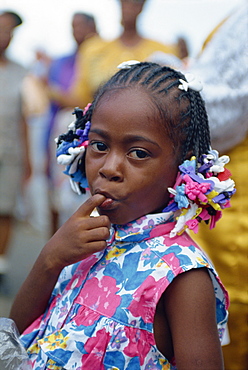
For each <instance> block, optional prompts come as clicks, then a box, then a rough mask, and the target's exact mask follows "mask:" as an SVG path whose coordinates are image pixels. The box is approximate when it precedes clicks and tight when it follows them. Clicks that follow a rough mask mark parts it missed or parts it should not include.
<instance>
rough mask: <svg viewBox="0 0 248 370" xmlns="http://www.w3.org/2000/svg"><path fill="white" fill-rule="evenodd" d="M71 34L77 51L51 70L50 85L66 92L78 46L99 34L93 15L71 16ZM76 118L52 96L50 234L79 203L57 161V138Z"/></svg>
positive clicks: (47, 135)
mask: <svg viewBox="0 0 248 370" xmlns="http://www.w3.org/2000/svg"><path fill="white" fill-rule="evenodd" d="M72 34H73V38H74V40H75V44H76V48H75V50H74V52H73V53H71V54H69V55H65V56H62V57H60V58H56V59H54V60H53V61H52V63H51V65H50V68H49V72H48V80H47V84H48V86H50V87H51V88H54V87H55V88H56V89H59V91H61V92H62V93H64V94H67V92H68V91H69V89H70V88H71V85H72V83H73V81H74V78H75V70H76V58H77V55H78V52H79V48H80V47H81V46H82V45H83V44H84V42H85V41H86V40H88V39H90V38H91V37H92V36H95V35H96V34H97V30H96V24H95V19H94V17H93V16H92V15H90V14H87V13H81V12H76V13H75V14H74V15H73V17H72ZM74 118H75V117H73V116H72V110H71V109H66V107H63V106H62V105H61V104H60V103H59V102H58V101H56V100H53V99H52V97H50V104H49V109H48V113H47V117H46V125H45V126H46V132H45V153H46V172H47V173H46V175H47V179H48V192H49V201H48V205H49V208H50V219H51V230H50V233H51V234H54V232H55V231H57V229H58V227H59V226H60V225H61V223H63V222H64V221H65V220H66V218H67V217H69V216H70V215H71V214H72V213H73V212H74V211H75V209H76V208H77V207H78V204H79V203H78V202H80V199H79V198H78V195H76V194H75V193H74V192H73V191H72V190H71V188H70V184H69V183H68V181H67V179H66V178H65V176H64V175H63V173H61V168H60V167H59V166H58V164H57V163H56V153H55V152H56V145H55V142H54V138H55V137H57V136H58V135H59V134H60V133H61V132H63V130H65V131H66V130H67V126H68V124H69V123H70V121H72V120H73V119H74ZM64 193H66V195H64Z"/></svg>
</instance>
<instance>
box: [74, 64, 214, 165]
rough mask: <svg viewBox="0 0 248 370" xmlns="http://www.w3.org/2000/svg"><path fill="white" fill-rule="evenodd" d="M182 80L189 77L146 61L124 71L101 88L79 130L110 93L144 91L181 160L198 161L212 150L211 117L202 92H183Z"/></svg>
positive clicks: (78, 123) (190, 90)
mask: <svg viewBox="0 0 248 370" xmlns="http://www.w3.org/2000/svg"><path fill="white" fill-rule="evenodd" d="M180 79H183V80H186V78H185V76H184V75H183V74H182V73H181V72H179V71H176V70H174V69H172V68H170V67H167V66H160V65H159V64H157V63H150V62H142V63H137V64H134V65H133V66H129V67H128V68H123V69H120V70H119V71H118V72H117V73H116V74H115V75H113V76H112V77H111V78H110V79H109V81H107V82H106V83H105V84H104V85H103V86H101V87H100V89H99V90H98V92H97V93H96V95H95V98H94V100H93V103H92V105H91V107H90V108H89V109H88V111H87V112H86V113H85V115H83V116H82V117H81V119H80V120H78V121H77V124H76V125H77V126H76V128H81V129H82V128H84V125H85V123H86V122H87V121H91V117H92V115H93V113H94V110H95V109H96V107H97V105H98V103H99V101H100V99H101V98H102V97H103V95H104V94H105V93H106V92H110V91H113V90H116V89H124V88H129V89H133V88H135V89H137V90H139V89H142V91H145V92H146V93H147V94H148V96H149V97H150V99H151V100H152V101H153V103H154V105H155V106H156V108H157V112H156V113H157V116H158V119H160V121H161V122H162V123H163V125H164V128H165V129H166V131H167V134H168V135H169V137H170V139H171V141H172V143H173V146H174V149H175V152H176V153H178V161H179V162H182V161H184V160H185V159H187V158H189V157H191V156H192V155H194V156H196V158H198V157H199V156H200V155H202V154H204V153H207V152H208V151H209V149H210V134H209V126H208V117H207V113H206V108H205V104H204V101H203V99H202V97H201V95H200V93H199V92H198V91H194V90H192V89H190V88H189V89H188V91H185V90H180V89H179V88H178V86H179V85H180V81H179V80H180Z"/></svg>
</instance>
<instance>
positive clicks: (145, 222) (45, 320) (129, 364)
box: [21, 212, 228, 370]
mask: <svg viewBox="0 0 248 370" xmlns="http://www.w3.org/2000/svg"><path fill="white" fill-rule="evenodd" d="M172 216H173V214H172V213H171V212H170V213H161V214H153V215H147V216H144V217H142V218H140V219H138V220H136V221H133V222H131V223H129V224H127V225H124V226H116V225H114V226H113V227H112V232H111V237H110V240H109V243H108V247H107V248H106V249H105V250H104V251H101V252H98V253H95V254H93V255H91V256H90V257H88V258H86V259H85V260H83V261H81V262H79V263H77V264H74V265H70V266H68V267H66V268H65V269H64V270H63V271H62V273H61V275H60V277H59V280H58V282H57V285H56V286H55V288H54V291H53V294H52V297H51V300H50V303H49V306H48V308H47V311H46V312H45V314H44V315H42V316H41V317H40V318H38V319H37V320H36V321H35V322H34V323H33V324H32V325H31V326H30V327H29V328H28V329H27V330H26V331H25V332H24V333H23V335H22V336H21V340H22V343H23V344H24V346H25V347H26V348H27V350H28V353H29V356H30V359H31V362H32V366H33V369H36V370H43V369H53V370H61V369H70V370H73V369H75V370H79V369H85V370H93V369H94V370H136V369H137V370H138V369H142V370H148V369H149V370H151V369H152V370H158V369H161V370H162V369H163V370H165V369H166V370H169V369H171V370H174V369H176V365H175V363H171V362H170V361H169V360H168V359H166V358H165V357H164V356H163V355H162V354H161V352H159V350H158V348H157V347H156V343H155V338H154V333H153V321H154V314H155V310H156V306H157V303H158V301H159V299H160V297H161V295H162V293H163V292H164V291H165V289H166V288H167V287H168V286H169V284H170V283H171V282H172V281H173V279H174V278H175V277H176V276H177V275H179V274H181V273H183V272H185V271H189V270H191V269H193V268H202V267H206V268H207V269H208V271H209V274H210V276H211V279H212V282H213V286H214V290H215V296H216V311H217V315H216V320H217V324H218V328H219V336H220V340H221V338H222V336H223V332H224V327H225V324H226V321H227V308H228V297H227V293H226V291H225V289H224V288H223V286H222V284H221V282H220V280H219V278H218V277H217V274H216V272H215V270H214V268H213V266H212V264H211V262H210V261H209V260H208V258H207V257H206V255H205V254H204V253H203V251H202V250H201V249H200V248H199V247H198V246H197V245H196V244H195V243H194V242H193V241H192V239H191V238H190V237H189V235H188V234H187V233H186V232H184V233H183V234H182V235H181V236H175V237H173V238H171V237H170V236H169V234H170V231H171V230H172V229H173V227H174V226H175V222H173V219H172Z"/></svg>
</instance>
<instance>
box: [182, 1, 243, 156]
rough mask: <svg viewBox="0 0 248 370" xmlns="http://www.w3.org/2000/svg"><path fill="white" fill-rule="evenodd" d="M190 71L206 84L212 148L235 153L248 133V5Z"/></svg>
mask: <svg viewBox="0 0 248 370" xmlns="http://www.w3.org/2000/svg"><path fill="white" fill-rule="evenodd" d="M189 71H190V72H192V73H195V74H197V75H198V76H199V78H200V80H201V81H202V82H203V90H202V92H201V94H202V96H203V98H204V100H205V102H206V108H207V112H208V115H209V124H210V130H211V140H212V146H213V147H216V148H217V149H218V150H220V151H226V150H229V149H231V148H232V147H234V146H235V145H237V144H239V143H240V142H241V141H243V140H244V139H245V137H246V135H247V132H248V4H247V3H245V4H244V5H242V6H241V7H240V8H239V9H238V10H237V11H236V12H235V13H234V14H232V15H231V16H230V17H229V18H228V19H227V20H226V22H225V23H224V24H223V25H222V26H221V27H220V28H219V30H217V32H216V34H215V35H214V36H213V38H212V39H211V40H210V42H209V43H208V44H207V46H206V48H205V49H204V51H203V52H202V54H201V55H200V56H199V58H198V59H197V60H196V61H195V63H194V65H192V66H191V67H190V68H189ZM215 142H216V144H215Z"/></svg>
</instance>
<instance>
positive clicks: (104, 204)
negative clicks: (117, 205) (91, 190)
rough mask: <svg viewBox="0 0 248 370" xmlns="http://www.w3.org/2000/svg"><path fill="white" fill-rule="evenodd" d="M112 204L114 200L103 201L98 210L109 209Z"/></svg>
mask: <svg viewBox="0 0 248 370" xmlns="http://www.w3.org/2000/svg"><path fill="white" fill-rule="evenodd" d="M113 204H114V200H113V199H111V198H107V199H105V200H104V201H103V202H102V203H101V204H100V206H99V208H100V209H110V208H112V205H113Z"/></svg>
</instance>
